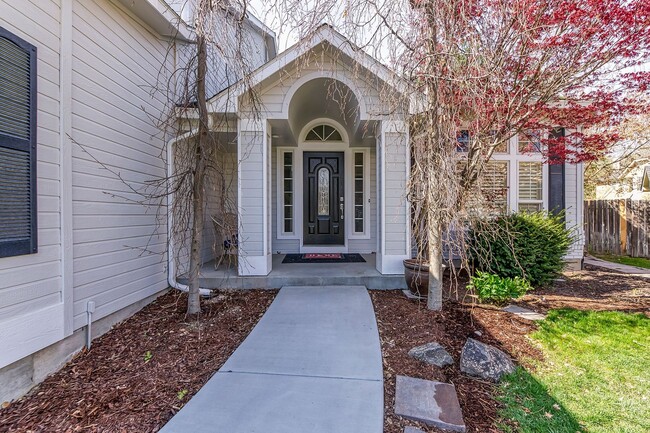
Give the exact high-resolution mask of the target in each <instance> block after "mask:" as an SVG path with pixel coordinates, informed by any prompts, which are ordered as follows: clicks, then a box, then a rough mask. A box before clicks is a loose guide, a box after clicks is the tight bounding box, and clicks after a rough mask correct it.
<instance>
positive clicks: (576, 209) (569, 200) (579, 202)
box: [564, 164, 585, 260]
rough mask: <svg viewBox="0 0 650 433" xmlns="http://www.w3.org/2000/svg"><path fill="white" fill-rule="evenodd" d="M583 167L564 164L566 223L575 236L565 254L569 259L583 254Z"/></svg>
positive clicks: (577, 257)
mask: <svg viewBox="0 0 650 433" xmlns="http://www.w3.org/2000/svg"><path fill="white" fill-rule="evenodd" d="M583 169H584V167H583V165H582V164H566V166H565V172H564V175H565V178H564V181H565V186H564V188H565V205H566V224H567V227H570V228H573V229H574V235H575V237H576V241H575V242H574V243H573V244H572V245H571V248H570V249H569V252H568V253H567V256H566V258H567V259H569V260H575V259H582V257H583V256H584V248H585V233H584V218H583V209H584V207H583V206H584V196H583V175H582V174H583Z"/></svg>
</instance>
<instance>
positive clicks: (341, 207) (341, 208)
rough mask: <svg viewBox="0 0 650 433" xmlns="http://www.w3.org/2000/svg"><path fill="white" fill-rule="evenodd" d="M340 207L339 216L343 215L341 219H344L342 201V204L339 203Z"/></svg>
mask: <svg viewBox="0 0 650 433" xmlns="http://www.w3.org/2000/svg"><path fill="white" fill-rule="evenodd" d="M339 209H340V210H341V212H340V215H339V216H340V217H341V219H343V202H341V204H339Z"/></svg>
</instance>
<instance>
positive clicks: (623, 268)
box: [585, 256, 650, 278]
mask: <svg viewBox="0 0 650 433" xmlns="http://www.w3.org/2000/svg"><path fill="white" fill-rule="evenodd" d="M585 264H586V265H591V266H598V267H600V268H605V269H610V270H612V271H616V272H621V273H623V274H628V275H633V276H636V277H644V278H650V269H646V268H639V267H637V266H630V265H624V264H622V263H613V262H608V261H606V260H602V259H598V258H596V257H593V256H585Z"/></svg>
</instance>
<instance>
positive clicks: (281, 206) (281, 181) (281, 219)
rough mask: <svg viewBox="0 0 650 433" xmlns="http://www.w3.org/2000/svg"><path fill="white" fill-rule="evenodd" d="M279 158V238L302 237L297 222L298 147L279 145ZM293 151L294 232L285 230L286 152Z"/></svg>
mask: <svg viewBox="0 0 650 433" xmlns="http://www.w3.org/2000/svg"><path fill="white" fill-rule="evenodd" d="M276 152H277V158H276V177H277V197H276V211H277V212H276V213H277V215H276V221H277V233H276V237H277V239H300V237H301V236H300V233H297V230H296V228H297V224H298V221H297V220H296V203H297V200H296V196H297V195H298V194H297V193H296V190H297V183H298V182H296V173H297V164H296V157H297V156H296V155H297V152H296V148H295V147H278V148H276ZM287 152H289V153H291V154H292V155H293V157H292V162H293V202H292V206H293V207H292V210H293V215H292V217H293V232H292V233H287V232H285V231H284V154H285V153H287Z"/></svg>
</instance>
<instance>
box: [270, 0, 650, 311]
mask: <svg viewBox="0 0 650 433" xmlns="http://www.w3.org/2000/svg"><path fill="white" fill-rule="evenodd" d="M338 3H339V2H336V1H333V0H312V1H307V2H303V1H298V0H285V1H282V2H278V3H277V4H276V5H275V7H276V10H277V11H282V10H283V8H286V11H291V14H290V15H288V16H289V17H290V18H292V17H293V18H294V19H296V22H295V27H296V28H298V27H300V25H302V24H301V23H314V24H316V23H318V22H320V21H325V20H326V21H330V22H332V23H334V24H336V25H337V27H339V28H341V29H342V31H343V32H344V33H345V34H346V35H347V36H348V37H350V38H351V39H352V40H353V41H354V42H356V43H357V44H358V45H359V46H360V47H362V49H365V50H366V51H368V50H373V49H374V50H376V51H375V52H374V53H373V54H375V55H377V56H378V57H380V58H382V59H385V60H388V61H390V63H391V64H392V65H391V66H392V67H393V68H395V69H397V70H398V71H399V72H400V74H401V75H402V76H403V77H405V78H407V79H408V80H409V81H410V82H411V83H412V90H413V92H412V95H405V96H408V98H407V99H410V100H411V102H413V101H416V103H415V104H412V106H415V107H417V114H414V116H413V117H412V119H413V121H412V129H411V137H412V155H413V161H414V166H413V169H412V174H411V179H410V189H409V199H410V200H411V202H412V204H413V207H414V209H415V222H416V224H415V231H414V235H415V236H416V238H417V239H416V240H417V244H418V246H419V250H420V251H419V253H420V255H421V256H425V257H428V260H429V265H430V267H429V269H430V271H429V299H428V306H429V308H431V309H440V308H441V307H442V295H441V294H442V252H443V234H444V233H445V232H446V231H447V230H448V229H449V228H450V227H451V226H454V225H455V224H456V223H457V222H458V221H459V219H462V218H465V216H464V215H465V213H464V209H465V204H466V202H467V201H468V198H470V197H471V195H472V194H471V193H472V191H473V189H474V188H475V185H476V182H477V179H479V177H480V175H481V173H482V172H483V170H484V168H485V166H486V163H487V162H488V161H489V160H490V158H491V156H492V154H493V152H494V151H495V149H497V148H498V146H499V145H500V144H502V143H503V142H504V141H506V140H508V139H509V138H510V137H512V136H514V135H515V134H519V133H522V132H526V131H551V130H553V129H554V128H557V127H570V128H572V129H571V130H569V131H570V133H568V134H566V135H564V136H560V135H558V134H553V135H551V136H550V137H553V138H548V137H546V135H544V134H542V136H541V141H542V144H544V145H545V146H543V149H544V152H545V155H546V157H547V159H548V161H549V162H550V163H558V162H568V163H576V162H581V161H589V160H592V159H594V158H597V157H599V156H600V155H601V154H602V153H603V151H604V150H606V148H607V147H608V146H609V145H610V144H611V143H612V142H613V141H615V140H617V139H618V137H617V135H616V133H614V132H611V131H613V128H612V127H613V126H615V125H616V124H617V123H618V122H620V121H621V120H622V119H623V118H624V117H625V115H626V114H629V113H636V112H641V111H643V110H645V109H646V108H647V107H646V105H645V104H646V102H647V101H644V100H643V98H640V97H635V96H632V95H641V94H642V93H643V92H644V91H647V90H648V85H649V83H650V74H648V73H644V72H639V71H640V69H637V67H638V66H639V65H641V64H643V63H644V61H647V59H648V54H649V53H650V0H348V1H347V2H345V6H344V7H342V6H341V5H340V4H338ZM300 12H302V13H300ZM285 23H286V21H285ZM302 30H303V32H306V31H307V30H305V29H304V27H303V28H302ZM400 101H401V100H400ZM576 127H578V128H576ZM461 130H468V131H469V134H470V137H471V140H469V142H468V143H465V147H466V152H465V153H462V156H461V153H459V152H458V140H457V137H458V135H459V132H460V131H461ZM441 185H444V188H441V187H440V186H441Z"/></svg>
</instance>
